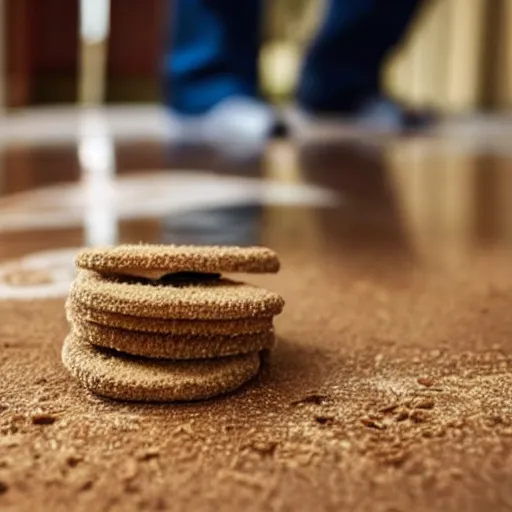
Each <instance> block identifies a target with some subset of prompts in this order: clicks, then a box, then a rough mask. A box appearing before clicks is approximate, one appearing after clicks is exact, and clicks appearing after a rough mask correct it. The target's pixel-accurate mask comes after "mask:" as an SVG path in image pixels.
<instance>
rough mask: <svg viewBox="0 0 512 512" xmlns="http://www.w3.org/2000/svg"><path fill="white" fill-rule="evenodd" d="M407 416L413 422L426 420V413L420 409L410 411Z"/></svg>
mask: <svg viewBox="0 0 512 512" xmlns="http://www.w3.org/2000/svg"><path fill="white" fill-rule="evenodd" d="M409 417H410V418H411V420H412V421H414V422H415V423H425V422H426V421H428V415H427V413H426V412H424V411H421V410H414V411H412V412H411V414H410V416H409Z"/></svg>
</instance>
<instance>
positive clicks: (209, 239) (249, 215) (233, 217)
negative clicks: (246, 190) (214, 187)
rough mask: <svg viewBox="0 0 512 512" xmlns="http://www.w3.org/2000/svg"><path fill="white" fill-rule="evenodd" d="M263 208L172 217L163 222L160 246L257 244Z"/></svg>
mask: <svg viewBox="0 0 512 512" xmlns="http://www.w3.org/2000/svg"><path fill="white" fill-rule="evenodd" d="M262 213H263V206H262V205H261V204H244V205H235V206H228V207H225V208H214V209H208V210H200V211H192V212H187V213H181V214H173V215H172V216H169V217H167V218H166V219H165V220H164V229H163V240H162V242H163V243H166V244H167V243H173V244H185V245H188V244H192V245H240V246H250V245H259V243H260V227H261V216H262Z"/></svg>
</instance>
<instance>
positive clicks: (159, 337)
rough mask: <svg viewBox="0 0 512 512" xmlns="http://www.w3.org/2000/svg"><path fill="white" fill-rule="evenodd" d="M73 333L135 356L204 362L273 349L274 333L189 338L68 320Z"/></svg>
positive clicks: (76, 319) (74, 319) (91, 341)
mask: <svg viewBox="0 0 512 512" xmlns="http://www.w3.org/2000/svg"><path fill="white" fill-rule="evenodd" d="M70 323H71V327H72V330H73V332H75V333H76V334H77V335H78V337H80V338H81V339H83V340H85V341H87V342H89V343H90V344H92V345H96V346H99V347H105V348H110V349H114V350H117V351H119V352H124V353H126V354H131V355H135V356H142V357H149V358H157V359H158V358H160V359H205V358H216V357H225V356H232V355H238V354H247V353H249V352H260V351H261V350H264V349H271V348H272V347H273V346H274V331H273V330H272V329H270V330H267V331H266V332H261V333H256V334H245V335H242V336H219V335H212V336H206V335H203V336H191V335H188V336H187V335H173V334H155V333H145V332H137V331H128V330H126V329H118V328H115V327H107V326H105V325H99V324H96V323H94V322H88V321H87V320H82V319H81V318H78V317H71V318H70Z"/></svg>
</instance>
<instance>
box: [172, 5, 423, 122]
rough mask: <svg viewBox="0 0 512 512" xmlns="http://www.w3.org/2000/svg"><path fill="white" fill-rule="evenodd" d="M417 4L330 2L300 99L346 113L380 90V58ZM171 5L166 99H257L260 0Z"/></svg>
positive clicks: (182, 103) (177, 106) (201, 104)
mask: <svg viewBox="0 0 512 512" xmlns="http://www.w3.org/2000/svg"><path fill="white" fill-rule="evenodd" d="M276 1H278V0H276ZM419 2H420V0H330V1H329V3H328V7H327V13H326V16H325V20H324V22H323V24H322V26H321V27H320V30H319V33H318V34H317V36H316V38H315V39H314V41H313V43H312V44H311V46H310V48H309V50H308V52H307V55H306V58H305V61H304V64H303V67H302V73H301V79H300V83H299V87H298V91H297V96H298V102H299V103H300V104H301V105H302V106H303V107H304V108H306V109H308V110H314V111H326V112H337V111H339V112H342V111H347V110H350V109H351V108H352V107H353V106H354V105H356V104H357V103H358V102H360V101H361V100H363V99H364V98H367V97H369V96H372V95H375V94H377V93H378V92H379V89H380V80H379V74H380V66H381V63H382V60H383V58H384V57H385V56H386V54H387V52H388V51H389V50H390V49H391V48H392V47H393V46H394V45H395V44H396V43H397V42H398V41H399V40H400V38H401V37H402V35H403V33H404V31H405V29H406V27H407V24H408V22H409V20H410V19H411V17H412V16H413V14H414V11H415V8H416V6H417V5H418V4H419ZM171 5H172V9H171V11H170V19H171V24H170V25H171V26H170V27H169V34H168V41H167V50H166V54H165V59H164V97H165V102H166V104H167V105H168V106H169V107H171V108H173V109H174V110H176V111H178V112H181V113H184V114H202V113H204V112H207V111H208V110H209V109H210V108H211V107H213V106H214V105H216V104H217V103H218V102H220V101H222V100H223V99H225V98H227V97H229V96H233V95H236V96H249V97H254V98H256V97H258V74H257V61H258V51H259V28H260V21H261V14H262V2H260V1H259V0H173V1H172V2H171Z"/></svg>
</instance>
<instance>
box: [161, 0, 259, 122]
mask: <svg viewBox="0 0 512 512" xmlns="http://www.w3.org/2000/svg"><path fill="white" fill-rule="evenodd" d="M170 4H171V9H170V12H169V16H170V18H171V23H170V27H169V30H170V33H169V37H168V45H167V50H166V54H165V60H164V96H165V98H164V100H165V103H166V105H167V106H169V107H170V108H171V109H172V110H174V111H175V112H178V113H181V114H189V115H199V114H204V113H206V112H207V111H208V110H210V109H211V108H212V107H214V106H215V105H217V104H218V103H220V102H221V101H222V100H224V99H226V98H229V97H232V96H245V97H256V95H257V63H258V51H259V22H260V15H261V2H260V1H259V0H243V1H240V0H173V1H172V2H170Z"/></svg>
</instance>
